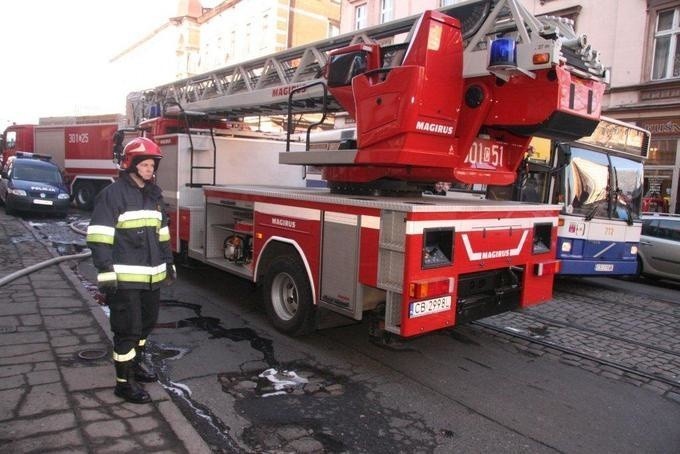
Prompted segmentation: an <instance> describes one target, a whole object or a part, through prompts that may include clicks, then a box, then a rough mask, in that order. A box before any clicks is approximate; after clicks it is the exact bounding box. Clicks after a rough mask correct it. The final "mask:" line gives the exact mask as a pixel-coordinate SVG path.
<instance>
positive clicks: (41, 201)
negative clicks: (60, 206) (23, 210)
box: [33, 199, 52, 205]
mask: <svg viewBox="0 0 680 454" xmlns="http://www.w3.org/2000/svg"><path fill="white" fill-rule="evenodd" d="M33 203H35V204H36V205H52V201H51V200H41V199H34V200H33Z"/></svg>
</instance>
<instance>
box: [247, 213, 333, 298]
mask: <svg viewBox="0 0 680 454" xmlns="http://www.w3.org/2000/svg"><path fill="white" fill-rule="evenodd" d="M320 240H321V211H320V210H318V209H312V208H300V207H296V206H290V205H284V204H275V203H268V202H265V201H262V202H256V203H255V238H254V242H253V257H254V261H255V262H256V263H257V267H258V275H260V274H262V273H265V272H266V265H267V260H269V259H271V258H273V257H271V256H269V255H268V254H274V253H278V250H277V251H275V250H274V248H273V245H272V244H271V243H272V242H276V241H279V242H280V241H283V242H288V243H289V244H291V245H294V246H295V249H296V251H297V253H298V254H299V255H300V259H301V260H302V262H303V263H305V264H306V267H307V268H308V270H309V272H310V273H311V276H310V285H311V286H312V294H313V295H316V297H315V300H316V299H317V298H318V294H317V291H318V288H319V269H320V262H319V259H320V244H321V241H320ZM269 248H271V249H269ZM255 279H257V277H256V278H255Z"/></svg>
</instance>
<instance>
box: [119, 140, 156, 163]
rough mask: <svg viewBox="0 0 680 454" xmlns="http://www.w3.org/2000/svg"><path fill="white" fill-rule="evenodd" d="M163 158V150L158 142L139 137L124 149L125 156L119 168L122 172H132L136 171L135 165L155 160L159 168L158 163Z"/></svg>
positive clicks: (121, 159) (122, 157)
mask: <svg viewBox="0 0 680 454" xmlns="http://www.w3.org/2000/svg"><path fill="white" fill-rule="evenodd" d="M162 157H163V153H161V149H160V147H159V146H158V145H156V142H154V141H153V140H150V139H147V138H146V137H137V138H136V139H132V140H131V141H130V142H128V144H127V145H125V148H124V149H123V156H121V158H120V162H119V163H118V168H119V169H120V170H127V171H131V170H134V167H135V165H137V164H138V163H139V162H140V161H144V160H145V159H153V160H154V161H156V162H155V167H156V168H158V162H159V161H160V160H161V158H162Z"/></svg>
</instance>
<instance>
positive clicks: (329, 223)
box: [320, 212, 362, 320]
mask: <svg viewBox="0 0 680 454" xmlns="http://www.w3.org/2000/svg"><path fill="white" fill-rule="evenodd" d="M358 260H359V217H358V216H357V215H353V214H345V213H334V212H325V213H324V219H323V245H322V261H321V292H320V295H321V298H320V305H321V306H322V307H325V308H327V309H329V310H332V311H334V312H338V313H340V314H343V315H347V316H349V317H352V318H354V319H356V320H359V319H361V312H362V307H361V304H358V301H359V297H358V292H357V285H358V284H357V279H358V269H359V261H358Z"/></svg>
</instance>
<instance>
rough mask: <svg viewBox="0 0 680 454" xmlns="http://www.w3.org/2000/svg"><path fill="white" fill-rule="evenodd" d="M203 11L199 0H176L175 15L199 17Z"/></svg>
mask: <svg viewBox="0 0 680 454" xmlns="http://www.w3.org/2000/svg"><path fill="white" fill-rule="evenodd" d="M202 12H203V8H202V7H201V1H200V0H178V1H177V17H193V18H197V17H200V16H201V14H202Z"/></svg>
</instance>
